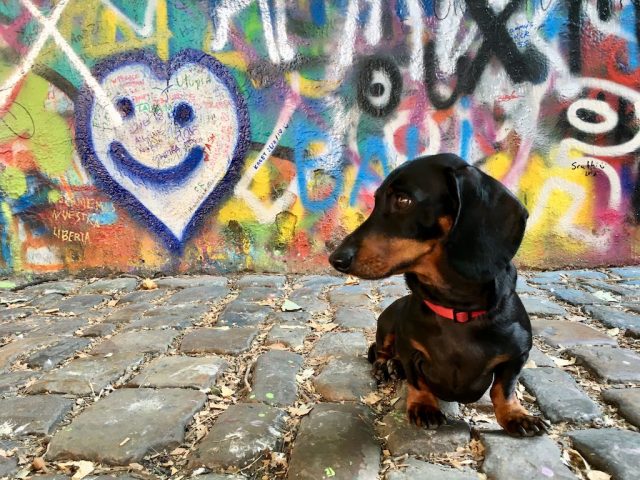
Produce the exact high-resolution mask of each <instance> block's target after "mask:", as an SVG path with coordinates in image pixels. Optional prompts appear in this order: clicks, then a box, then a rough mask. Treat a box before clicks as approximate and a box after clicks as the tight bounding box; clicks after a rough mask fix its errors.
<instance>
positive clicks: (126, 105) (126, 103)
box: [116, 97, 136, 119]
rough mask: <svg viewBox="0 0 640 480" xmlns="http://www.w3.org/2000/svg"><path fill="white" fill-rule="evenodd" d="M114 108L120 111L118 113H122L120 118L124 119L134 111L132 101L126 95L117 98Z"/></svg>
mask: <svg viewBox="0 0 640 480" xmlns="http://www.w3.org/2000/svg"><path fill="white" fill-rule="evenodd" d="M116 110H118V112H120V115H122V118H124V119H126V118H131V117H133V115H134V113H135V111H136V109H135V107H134V106H133V102H132V101H131V99H130V98H127V97H122V98H119V99H118V101H117V102H116Z"/></svg>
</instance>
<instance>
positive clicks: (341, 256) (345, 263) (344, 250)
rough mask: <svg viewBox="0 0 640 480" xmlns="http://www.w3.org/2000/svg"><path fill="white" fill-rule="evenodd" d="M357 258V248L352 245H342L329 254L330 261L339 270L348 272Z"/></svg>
mask: <svg viewBox="0 0 640 480" xmlns="http://www.w3.org/2000/svg"><path fill="white" fill-rule="evenodd" d="M354 258H356V248H355V247H352V246H346V247H340V248H338V249H337V250H336V251H335V252H333V253H332V254H331V255H330V256H329V262H330V263H331V265H332V266H333V268H335V269H336V270H338V271H339V272H343V273H346V272H348V271H349V267H350V266H351V264H352V263H353V260H354Z"/></svg>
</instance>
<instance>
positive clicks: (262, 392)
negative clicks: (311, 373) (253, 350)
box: [249, 350, 303, 406]
mask: <svg viewBox="0 0 640 480" xmlns="http://www.w3.org/2000/svg"><path fill="white" fill-rule="evenodd" d="M302 362H303V358H302V356H300V355H298V354H297V353H291V352H287V351H283V350H271V351H268V352H265V353H263V354H262V355H260V356H259V357H258V360H257V361H256V367H255V370H254V372H253V379H254V380H253V390H252V391H251V395H249V401H253V402H263V403H267V404H269V405H275V406H285V405H286V406H289V405H292V404H293V402H295V400H296V397H297V396H298V384H297V382H296V375H297V374H298V371H299V370H300V367H301V366H302Z"/></svg>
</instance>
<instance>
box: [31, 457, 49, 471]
mask: <svg viewBox="0 0 640 480" xmlns="http://www.w3.org/2000/svg"><path fill="white" fill-rule="evenodd" d="M31 468H33V470H34V471H36V472H44V473H47V464H46V463H45V461H44V458H42V457H36V458H34V459H33V462H31Z"/></svg>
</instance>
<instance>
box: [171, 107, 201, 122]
mask: <svg viewBox="0 0 640 480" xmlns="http://www.w3.org/2000/svg"><path fill="white" fill-rule="evenodd" d="M195 117H196V115H195V113H194V112H193V107H192V106H191V105H189V104H188V103H185V102H181V103H179V104H178V105H176V106H175V107H174V108H173V121H174V122H176V124H177V125H178V126H180V127H186V126H187V125H189V124H190V123H191V122H193V119H194V118H195Z"/></svg>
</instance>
